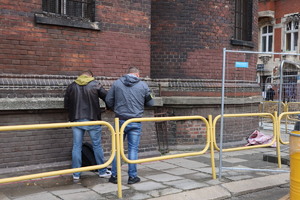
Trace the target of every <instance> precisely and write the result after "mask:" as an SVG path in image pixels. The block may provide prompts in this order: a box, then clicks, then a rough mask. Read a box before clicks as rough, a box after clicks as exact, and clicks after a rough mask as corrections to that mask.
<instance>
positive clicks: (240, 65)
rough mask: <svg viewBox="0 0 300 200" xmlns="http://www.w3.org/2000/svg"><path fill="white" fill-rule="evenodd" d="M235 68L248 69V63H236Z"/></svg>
mask: <svg viewBox="0 0 300 200" xmlns="http://www.w3.org/2000/svg"><path fill="white" fill-rule="evenodd" d="M235 67H241V68H248V62H235Z"/></svg>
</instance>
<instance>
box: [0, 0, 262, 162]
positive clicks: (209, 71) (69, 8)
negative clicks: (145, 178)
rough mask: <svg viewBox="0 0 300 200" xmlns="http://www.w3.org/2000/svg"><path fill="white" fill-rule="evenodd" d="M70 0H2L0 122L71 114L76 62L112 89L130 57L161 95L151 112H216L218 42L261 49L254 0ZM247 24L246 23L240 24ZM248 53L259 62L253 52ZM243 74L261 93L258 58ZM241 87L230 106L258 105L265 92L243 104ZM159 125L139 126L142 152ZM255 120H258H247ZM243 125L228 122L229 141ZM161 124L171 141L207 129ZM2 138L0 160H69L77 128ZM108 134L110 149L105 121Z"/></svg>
mask: <svg viewBox="0 0 300 200" xmlns="http://www.w3.org/2000/svg"><path fill="white" fill-rule="evenodd" d="M53 2H54V3H56V4H53ZM64 2H68V3H67V4H64ZM72 2H73V1H60V0H43V1H37V0H29V1H23V0H18V1H2V4H1V6H0V13H1V17H0V18H1V19H0V22H1V27H0V32H1V34H0V39H1V40H0V47H1V51H0V72H1V80H0V91H1V93H0V97H1V98H0V107H1V110H2V111H1V113H0V118H1V120H0V125H1V126H4V125H17V124H36V123H37V124H39V123H55V122H66V120H67V114H66V111H65V110H64V109H63V105H62V99H63V95H64V90H65V88H66V86H67V85H68V84H69V83H70V82H72V81H73V80H74V79H75V78H76V75H77V74H78V73H79V72H80V71H82V70H86V69H91V70H92V71H93V72H94V74H95V76H96V77H97V79H98V80H99V81H100V82H101V83H102V84H103V85H104V87H105V88H106V89H109V88H110V86H111V84H112V82H113V81H114V80H115V79H117V78H118V77H119V76H121V75H123V74H124V73H125V71H126V69H127V68H128V66H130V65H136V66H138V67H139V68H140V69H141V76H142V77H145V81H147V82H148V83H149V85H150V88H151V89H152V90H153V93H154V94H155V96H156V98H155V102H156V103H155V107H153V108H151V109H147V110H146V111H145V114H144V116H145V117H153V116H158V115H159V114H162V115H163V116H180V115H201V116H204V117H207V116H208V115H213V116H216V115H218V114H219V113H220V91H221V86H222V84H221V79H222V49H223V48H228V49H235V50H256V49H257V5H258V1H257V0H254V1H250V0H236V1H228V0H221V1H220V0H211V1H208V2H206V1H205V3H204V1H184V2H183V1H181V0H175V1H174V0H172V1H171V0H166V1H158V0H152V1H151V0H130V1H115V0H114V1H108V0H104V1H98V0H95V2H94V1H91V2H92V4H87V5H85V4H81V5H80V6H79V7H78V6H75V4H74V2H73V3H72ZM83 2H85V1H83ZM87 2H90V1H87ZM93 2H94V4H93ZM241 2H244V3H245V4H240V3H241ZM249 8H250V9H249ZM87 13H90V14H91V15H87ZM241 14H243V15H241ZM238 15H240V18H238V19H236V16H238ZM237 21H241V23H237ZM242 24H244V25H245V24H246V25H247V26H246V27H244V28H243V29H242ZM243 59H244V58H243ZM245 61H247V62H249V63H250V66H255V63H256V57H255V56H253V55H252V56H248V57H246V60H245ZM229 62H231V61H230V60H229ZM232 62H233V61H232ZM247 73H249V77H250V78H245V80H244V81H245V82H247V81H252V83H251V84H250V85H251V90H249V92H248V93H247V95H246V96H245V93H244V94H243V96H242V97H252V96H256V95H257V94H258V93H259V87H258V85H257V84H256V83H255V80H253V78H252V77H253V76H252V75H255V74H256V71H255V67H251V68H250V69H249V71H248V72H247ZM229 74H230V73H229ZM228 78H229V79H230V78H232V77H230V75H229V77H228ZM247 79H249V80H247ZM241 81H243V80H241ZM247 84H248V85H249V83H247ZM236 88H238V87H236ZM236 88H235V93H234V95H231V96H230V98H231V99H232V101H231V103H228V104H227V105H226V109H227V110H228V111H229V112H230V110H232V112H235V111H233V109H232V106H233V105H239V106H242V107H243V109H244V111H245V112H246V111H248V112H250V111H252V110H251V109H252V108H250V107H251V105H252V104H257V103H258V102H259V101H255V102H250V103H249V104H247V103H246V104H241V105H240V102H239V100H235V99H236V98H237V97H241V95H239V93H240V92H239V90H241V91H242V89H244V88H241V87H240V89H239V88H238V89H236ZM253 88H254V89H253ZM237 90H238V91H237ZM229 92H230V89H229ZM113 117H114V116H113V113H111V112H110V111H106V112H105V113H103V120H104V121H108V122H110V123H112V124H113V120H114V119H113ZM156 127H157V126H155V124H154V122H147V123H145V124H144V125H143V137H142V141H141V148H140V151H141V152H142V153H143V152H144V153H145V154H149V153H151V152H152V153H153V152H157V149H158V143H157V137H158V136H157V134H156V133H158V132H159V130H158V129H157V128H156ZM255 127H257V122H256V121H254V122H251V123H246V124H244V125H243V129H251V130H252V129H254V128H255ZM243 129H238V128H230V127H229V128H228V131H229V132H230V133H231V135H228V136H226V137H225V138H226V140H227V141H239V140H242V139H243V138H244V137H245V133H243ZM163 131H167V133H165V134H167V135H168V138H169V141H168V142H169V145H170V146H178V145H182V144H183V145H199V143H201V144H203V143H204V141H205V138H206V135H205V131H206V130H205V127H203V124H202V123H201V122H193V121H182V122H178V123H177V122H169V123H167V125H166V128H165V129H164V130H163ZM0 138H1V139H0V149H1V151H2V152H3V153H1V156H0V160H2V162H1V164H0V168H6V167H19V166H23V165H36V164H45V163H55V162H57V163H65V162H67V163H69V162H70V158H71V144H72V134H71V129H68V128H65V129H55V130H48V129H45V130H34V131H32V130H28V131H9V132H1V133H0ZM103 141H104V144H103V145H104V150H105V152H106V156H107V157H108V156H109V153H110V148H111V147H110V133H109V131H108V130H107V129H106V128H104V131H103ZM20 161H21V162H20Z"/></svg>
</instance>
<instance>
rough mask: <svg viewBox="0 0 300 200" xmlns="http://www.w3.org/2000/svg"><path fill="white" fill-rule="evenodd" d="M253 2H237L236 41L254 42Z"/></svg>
mask: <svg viewBox="0 0 300 200" xmlns="http://www.w3.org/2000/svg"><path fill="white" fill-rule="evenodd" d="M252 9H253V2H252V0H235V23H234V24H235V26H234V40H241V41H252V21H253V20H252Z"/></svg>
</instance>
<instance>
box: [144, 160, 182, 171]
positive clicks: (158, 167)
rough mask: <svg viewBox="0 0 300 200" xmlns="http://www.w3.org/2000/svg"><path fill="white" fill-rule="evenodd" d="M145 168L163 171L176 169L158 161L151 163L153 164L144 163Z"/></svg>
mask: <svg viewBox="0 0 300 200" xmlns="http://www.w3.org/2000/svg"><path fill="white" fill-rule="evenodd" d="M145 166H146V167H150V168H152V169H156V170H164V169H171V168H176V167H178V166H176V165H172V164H169V163H167V162H163V161H158V162H153V163H145Z"/></svg>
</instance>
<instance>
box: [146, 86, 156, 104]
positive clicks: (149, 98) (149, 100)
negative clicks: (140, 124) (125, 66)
mask: <svg viewBox="0 0 300 200" xmlns="http://www.w3.org/2000/svg"><path fill="white" fill-rule="evenodd" d="M153 105H154V100H153V96H152V93H151V91H150V89H149V88H148V87H147V92H146V96H145V106H146V107H151V106H153Z"/></svg>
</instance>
